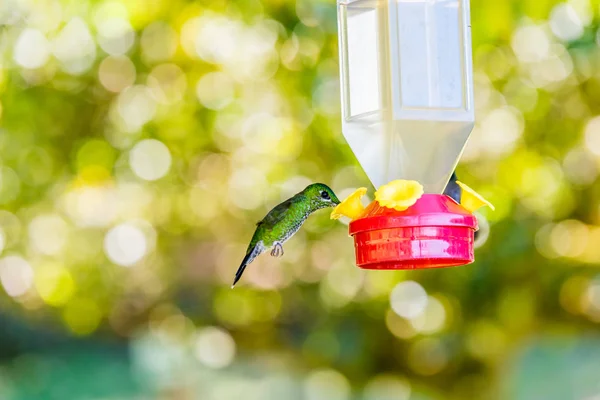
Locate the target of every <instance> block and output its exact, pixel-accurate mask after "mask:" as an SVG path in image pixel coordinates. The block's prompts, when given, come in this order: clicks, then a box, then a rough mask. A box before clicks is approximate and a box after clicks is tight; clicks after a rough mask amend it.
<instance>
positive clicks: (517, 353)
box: [0, 0, 600, 400]
mask: <svg viewBox="0 0 600 400" xmlns="http://www.w3.org/2000/svg"><path fill="white" fill-rule="evenodd" d="M599 13H600V8H599V6H598V4H597V2H591V1H589V0H570V1H568V2H558V1H553V0H552V1H551V0H519V1H496V2H486V1H482V0H473V1H472V4H471V15H472V35H473V44H474V66H475V73H476V78H475V81H476V82H475V102H476V113H477V125H476V128H475V130H474V132H473V134H472V137H471V139H470V141H469V144H468V147H467V149H466V151H465V153H464V156H463V159H462V162H461V165H460V166H459V169H458V174H459V177H460V179H461V180H462V181H465V182H467V183H468V184H469V185H470V186H471V187H473V188H475V189H476V190H477V191H479V192H480V193H482V194H483V195H484V196H485V197H487V198H488V199H490V201H491V202H492V203H494V204H495V205H496V211H495V212H487V211H486V213H485V214H482V215H481V222H482V226H483V227H484V228H483V230H484V231H486V232H485V233H486V234H482V235H481V236H482V239H481V240H480V241H479V243H478V250H477V253H476V262H475V264H473V265H471V266H467V267H460V268H452V269H445V270H435V271H407V272H400V271H396V272H377V271H370V272H365V271H361V270H359V269H357V268H356V267H355V266H354V255H353V244H352V240H351V239H350V238H348V236H347V227H346V226H344V225H342V224H339V223H337V222H334V221H330V220H329V218H328V215H327V213H326V212H323V213H318V214H317V215H315V216H313V217H311V218H310V219H309V220H308V221H307V223H306V224H305V227H304V228H303V229H302V230H301V231H300V232H299V233H298V234H297V235H296V236H295V237H294V238H293V239H292V240H291V241H290V242H288V243H287V244H286V253H285V257H283V258H282V259H278V260H275V259H272V258H270V257H267V256H265V257H261V258H260V259H259V260H257V261H255V262H254V263H253V264H252V265H251V266H250V267H249V268H248V271H247V273H246V275H245V276H244V280H243V281H242V285H240V287H236V290H233V291H232V290H230V289H229V284H230V282H231V279H232V277H233V274H234V272H235V270H236V269H237V267H238V264H239V262H240V260H241V258H242V256H243V252H244V250H245V246H246V244H247V241H248V240H249V238H250V236H251V234H252V230H253V228H254V223H255V221H257V220H259V219H260V218H261V217H262V216H263V215H264V214H265V213H266V212H267V211H268V210H269V209H270V208H271V207H272V206H273V205H275V204H277V203H278V202H279V201H281V200H282V199H284V198H287V197H289V196H290V195H291V194H293V193H296V192H297V191H299V190H301V189H302V188H303V187H304V186H305V185H306V184H308V183H310V182H314V181H322V182H326V183H328V184H330V185H331V186H332V188H333V189H334V190H335V191H336V192H337V193H338V195H339V196H340V197H344V196H345V195H347V194H349V193H350V192H351V191H352V190H353V189H354V188H356V187H360V186H369V185H370V184H369V182H368V180H367V178H366V177H365V175H364V173H363V172H362V171H361V169H360V167H359V166H358V165H357V163H356V161H355V159H354V157H353V155H352V153H351V151H350V149H349V148H348V147H347V145H346V144H345V141H344V139H343V136H342V135H341V132H340V104H339V84H338V79H339V78H338V75H339V72H338V56H337V36H336V32H337V31H336V30H337V25H336V24H337V20H336V6H335V4H334V2H333V1H321V0H298V1H296V2H292V1H283V0H273V1H264V2H260V1H258V0H248V1H202V2H188V1H183V0H172V1H166V0H153V1H142V0H113V1H111V0H108V1H84V0H81V1H69V0H62V1H58V0H57V1H52V0H30V1H25V0H23V1H21V0H3V1H2V2H1V3H0V207H1V208H2V210H1V211H0V248H1V251H2V255H1V257H2V258H1V259H0V281H1V283H2V287H3V290H4V292H5V295H3V296H1V297H0V306H1V309H2V314H1V316H0V324H1V325H2V326H3V328H4V329H2V330H1V333H0V337H1V338H2V340H1V344H0V354H2V355H3V363H2V367H1V368H0V392H1V393H2V395H1V398H2V399H142V398H143V399H145V398H164V399H219V400H223V399H230V398H234V397H235V398H239V397H242V396H244V398H252V399H254V398H257V399H258V398H261V399H264V398H273V399H300V398H306V399H310V400H314V399H327V400H332V399H350V398H356V399H358V398H363V399H365V400H387V399H390V400H391V399H399V400H406V399H411V400H416V399H528V400H529V399H537V398H543V399H560V400H568V399H588V400H591V399H595V398H597V396H598V395H599V393H600V392H599V391H598V388H597V384H596V380H597V376H598V374H600V362H599V361H598V360H599V358H598V357H593V356H590V355H594V354H598V352H599V351H600V344H599V343H598V340H597V333H596V331H597V323H598V322H600V279H599V278H600V276H599V275H598V272H597V266H598V265H599V264H600V246H598V243H600V207H599V199H600V184H599V183H598V172H599V167H600V118H599V117H598V116H597V115H598V114H599V111H600V68H599V67H600V49H599V47H598V41H599V39H598V37H599V35H598V27H599V24H598V21H599ZM488 225H489V226H488ZM488 230H489V232H488ZM487 233H489V235H488V234H487ZM407 283H408V285H407ZM407 309H410V310H416V311H414V313H409V314H406V310H407ZM582 336H586V337H588V336H589V340H588V339H586V340H579V338H581V337H582ZM562 371H580V372H581V373H579V374H575V373H572V374H567V373H564V374H563V373H561V372H562ZM145 396H149V397H145ZM594 396H596V397H594Z"/></svg>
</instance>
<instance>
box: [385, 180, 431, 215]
mask: <svg viewBox="0 0 600 400" xmlns="http://www.w3.org/2000/svg"><path fill="white" fill-rule="evenodd" d="M422 195H423V186H421V184H420V183H419V182H417V181H405V180H396V181H391V182H390V183H388V184H387V185H383V186H381V187H380V188H379V190H378V191H376V192H375V200H376V201H377V203H379V205H380V206H382V207H386V208H393V209H394V210H396V211H404V210H406V209H407V208H408V207H410V206H412V205H413V204H415V203H416V202H417V200H419V199H420V198H421V196H422Z"/></svg>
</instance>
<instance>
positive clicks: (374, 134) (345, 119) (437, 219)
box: [338, 0, 477, 269]
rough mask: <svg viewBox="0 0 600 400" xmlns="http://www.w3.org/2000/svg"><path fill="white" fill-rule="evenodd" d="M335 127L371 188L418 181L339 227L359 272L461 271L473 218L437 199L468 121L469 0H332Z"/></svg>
mask: <svg viewBox="0 0 600 400" xmlns="http://www.w3.org/2000/svg"><path fill="white" fill-rule="evenodd" d="M338 24H339V49H340V77H341V85H340V86H341V96H342V131H343V134H344V137H345V138H346V140H347V142H348V144H349V145H350V147H351V148H352V150H353V152H354V154H355V156H356V158H357V159H358V161H359V163H360V164H361V166H362V167H363V169H364V171H365V173H366V174H367V176H368V177H369V179H370V180H371V182H372V183H373V185H374V186H375V187H380V186H382V185H384V184H387V183H388V182H391V181H394V180H410V181H416V182H419V183H420V184H421V185H422V188H423V190H424V194H423V195H422V196H421V197H420V198H419V199H418V200H416V202H415V203H414V204H413V205H412V206H410V207H408V208H406V209H403V210H401V211H398V210H397V209H393V208H387V207H381V206H380V205H379V204H378V203H377V202H374V203H372V204H371V205H370V206H369V207H367V209H366V210H364V212H363V213H362V214H361V215H360V216H359V217H358V218H356V219H354V220H353V221H352V222H351V223H350V225H349V232H350V235H351V236H353V237H354V243H355V249H356V262H357V265H358V266H359V267H362V268H367V269H414V268H432V267H449V266H457V265H464V264H468V263H470V262H472V261H473V260H474V256H473V243H474V232H475V231H476V230H477V219H476V218H475V216H474V215H473V214H472V213H471V212H469V211H468V210H466V209H465V208H464V207H462V206H461V205H460V204H458V203H456V202H455V201H453V200H452V199H451V198H449V197H448V196H445V195H443V194H442V192H443V190H444V188H445V186H446V184H447V183H448V180H449V178H450V176H451V174H452V172H453V171H454V169H455V167H456V165H457V163H458V160H459V158H460V155H461V153H462V151H463V149H464V146H465V144H466V142H467V139H468V137H469V134H470V133H471V130H472V129H473V126H474V123H475V115H474V109H473V72H472V51H471V28H470V16H469V0H354V1H352V0H338Z"/></svg>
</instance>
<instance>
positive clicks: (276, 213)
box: [231, 183, 340, 289]
mask: <svg viewBox="0 0 600 400" xmlns="http://www.w3.org/2000/svg"><path fill="white" fill-rule="evenodd" d="M338 204H340V200H339V199H338V198H337V196H336V195H335V193H333V190H331V189H330V188H329V186H327V185H325V184H323V183H313V184H312V185H308V186H307V187H306V188H305V189H304V190H303V191H301V192H300V193H297V194H295V195H294V196H292V197H291V198H289V199H287V200H286V201H284V202H283V203H281V204H279V205H277V206H275V207H274V208H273V209H272V210H271V211H269V213H268V214H267V215H266V216H265V217H264V218H263V219H262V220H261V221H259V222H258V223H257V224H256V225H257V226H256V230H255V231H254V235H252V239H251V240H250V245H249V246H248V250H246V256H245V257H244V259H243V260H242V264H241V265H240V267H239V268H238V270H237V272H236V274H235V279H234V280H233V285H231V288H232V289H233V287H234V286H235V284H236V283H237V282H238V281H239V280H240V278H241V277H242V274H243V273H244V270H245V269H246V267H247V266H248V264H250V263H251V262H252V261H254V259H255V258H256V257H258V256H259V255H260V254H262V253H264V252H265V251H267V250H269V249H272V250H271V255H272V256H273V257H281V256H282V255H283V244H284V243H285V242H286V241H287V240H288V239H290V238H291V237H292V236H293V235H294V234H295V233H296V232H298V230H299V229H300V227H301V226H302V224H303V223H304V221H306V219H307V218H308V216H309V215H311V214H312V213H313V212H315V211H317V210H320V209H322V208H327V207H334V206H337V205H338Z"/></svg>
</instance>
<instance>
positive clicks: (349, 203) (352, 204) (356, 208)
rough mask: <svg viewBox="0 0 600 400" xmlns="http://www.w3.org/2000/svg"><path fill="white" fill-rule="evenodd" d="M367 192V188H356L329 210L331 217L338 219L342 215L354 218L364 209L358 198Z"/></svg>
mask: <svg viewBox="0 0 600 400" xmlns="http://www.w3.org/2000/svg"><path fill="white" fill-rule="evenodd" d="M365 193H367V188H364V187H363V188H358V189H356V190H355V191H354V192H353V193H352V194H351V195H350V196H348V197H346V198H345V199H344V201H342V202H341V203H340V204H338V205H337V207H335V208H334V209H333V211H332V212H331V216H330V218H331V219H338V218H341V217H342V216H344V217H348V218H350V219H356V218H358V217H360V215H361V214H362V213H363V211H364V210H365V206H363V204H362V202H361V201H360V198H361V197H363V196H364V195H365Z"/></svg>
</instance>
